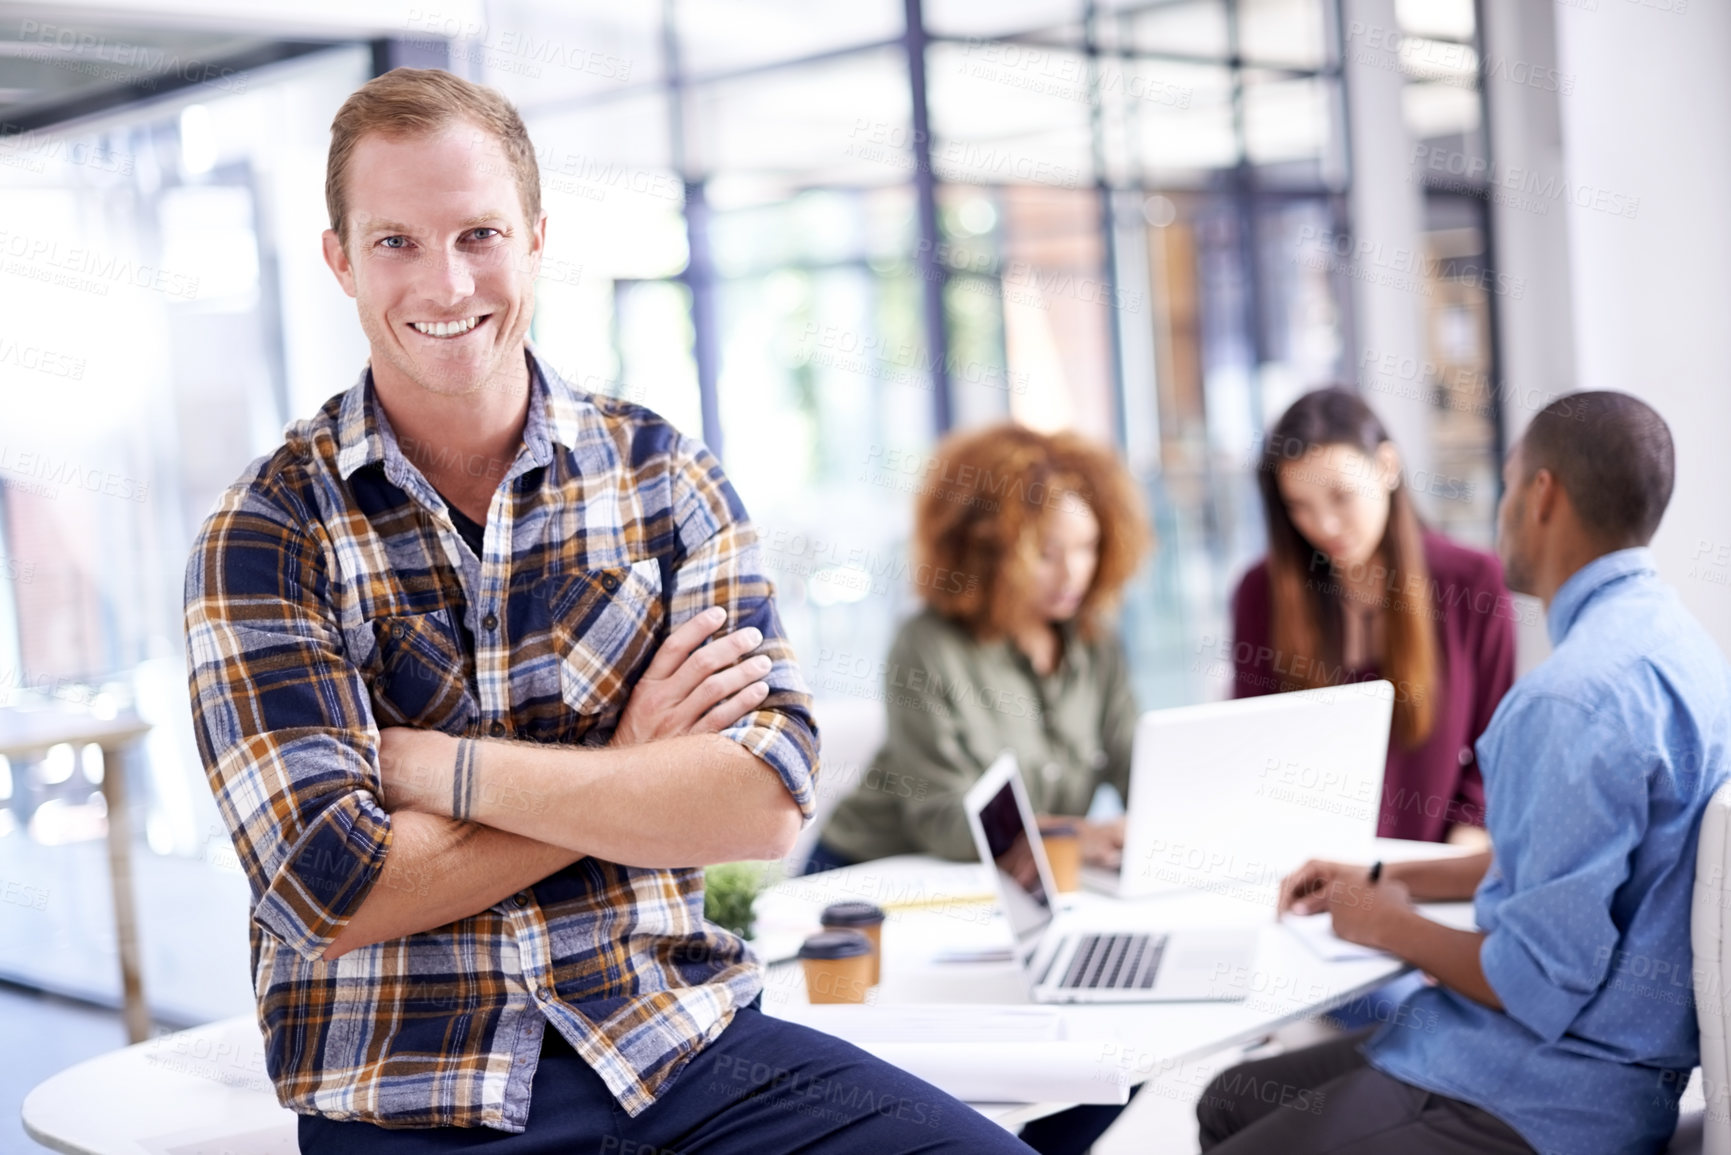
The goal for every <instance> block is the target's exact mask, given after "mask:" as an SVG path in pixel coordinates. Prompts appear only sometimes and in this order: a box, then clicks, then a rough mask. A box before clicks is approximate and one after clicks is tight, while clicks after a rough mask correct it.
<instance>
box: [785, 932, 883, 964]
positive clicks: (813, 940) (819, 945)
mask: <svg viewBox="0 0 1731 1155" xmlns="http://www.w3.org/2000/svg"><path fill="white" fill-rule="evenodd" d="M871 949H872V944H871V942H870V941H869V940H868V939H867V938H866V936H865V935H863V934H861V933H860V932H859V931H857V930H826V931H824V932H823V933H822V934H814V935H812V936H811V937H810V938H808V939H806V940H805V943H804V945H802V946H801V947H800V948H799V957H800V958H809V959H842V958H858V957H859V956H860V955H862V954H870V953H871Z"/></svg>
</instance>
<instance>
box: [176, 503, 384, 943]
mask: <svg viewBox="0 0 1731 1155" xmlns="http://www.w3.org/2000/svg"><path fill="white" fill-rule="evenodd" d="M289 505H290V503H289V502H287V501H286V499H285V496H284V495H282V494H273V495H272V496H270V497H267V496H265V495H264V494H262V493H261V492H260V491H259V489H258V488H256V483H255V486H254V487H248V486H243V487H240V488H237V489H235V490H231V491H230V492H229V493H228V494H227V495H225V496H224V498H223V499H222V501H221V503H220V504H219V506H218V508H217V510H216V511H215V512H214V513H213V514H212V515H211V516H210V518H209V519H208V520H207V521H206V522H205V525H204V528H203V529H202V531H201V532H200V534H199V536H198V539H197V541H196V543H195V545H194V548H193V553H192V557H191V560H190V561H189V562H188V565H187V574H186V591H185V592H186V642H187V657H188V669H189V670H190V674H189V680H190V690H191V695H192V713H193V723H194V731H195V734H196V737H197V740H198V748H199V754H200V757H201V759H202V761H203V763H204V768H205V773H206V774H207V775H208V777H209V779H210V783H211V789H212V792H213V793H214V795H215V797H216V802H217V807H218V810H219V811H220V812H221V814H222V816H223V818H224V820H225V822H226V823H227V825H228V827H229V833H230V835H231V837H232V839H233V841H234V846H235V851H236V854H237V856H238V857H239V860H240V864H241V867H242V869H243V870H244V872H245V874H246V876H247V881H248V883H249V884H250V886H251V888H252V895H253V911H252V916H253V920H254V921H255V922H256V923H257V924H258V925H259V926H260V927H261V928H263V929H264V930H265V931H267V932H269V933H270V934H272V935H274V936H275V937H276V938H278V939H280V940H281V941H282V942H284V943H286V944H287V945H288V946H290V947H291V948H293V949H294V950H295V952H296V953H298V954H300V955H302V956H303V957H306V958H309V959H315V960H316V959H319V958H321V957H322V954H323V951H324V950H325V948H326V947H328V946H329V945H330V943H331V940H332V939H334V938H335V937H336V935H337V933H338V932H339V931H340V930H341V929H342V927H343V925H344V924H345V923H346V922H347V921H348V920H349V918H350V917H351V916H352V915H353V913H354V911H355V910H356V908H357V907H359V906H360V904H361V902H362V900H363V899H364V898H365V897H366V895H367V893H368V891H370V890H371V888H372V885H373V882H374V880H376V879H377V878H378V875H379V871H380V869H381V868H382V866H383V865H384V861H385V856H386V854H387V853H388V852H389V849H390V842H391V823H390V819H389V817H388V815H387V814H386V813H385V811H384V810H383V808H382V807H380V805H379V803H378V801H377V791H378V785H379V783H378V773H377V750H378V747H377V729H376V727H375V725H374V722H373V717H372V710H371V706H370V703H369V701H368V697H367V692H366V688H365V686H364V684H363V683H362V681H361V678H360V675H359V673H358V672H357V671H356V670H355V668H354V666H353V665H352V664H351V663H350V662H349V660H348V659H347V658H346V657H345V656H344V653H343V648H342V645H341V638H340V634H339V631H338V630H337V628H336V626H335V625H334V623H333V621H332V619H331V614H330V611H329V608H328V606H329V602H328V596H327V595H328V590H327V575H326V573H325V567H324V554H323V551H322V549H321V548H320V547H319V545H318V543H317V541H316V540H315V538H314V537H313V536H312V534H311V532H310V531H309V530H308V529H307V528H306V522H305V520H304V518H302V517H299V516H297V515H296V514H295V513H293V512H291V510H290V508H289Z"/></svg>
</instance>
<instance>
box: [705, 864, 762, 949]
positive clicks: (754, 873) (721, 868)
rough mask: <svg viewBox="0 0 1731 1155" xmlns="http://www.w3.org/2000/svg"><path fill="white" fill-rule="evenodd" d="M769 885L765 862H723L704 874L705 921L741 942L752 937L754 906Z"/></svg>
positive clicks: (710, 867)
mask: <svg viewBox="0 0 1731 1155" xmlns="http://www.w3.org/2000/svg"><path fill="white" fill-rule="evenodd" d="M766 882H767V878H766V872H765V869H764V864H763V863H761V862H723V863H721V864H720V865H718V866H707V867H705V868H704V870H703V917H704V918H707V919H708V920H709V921H710V922H713V923H715V924H716V925H717V926H721V927H726V928H727V929H728V930H730V931H732V932H733V933H734V934H737V935H738V936H739V937H740V938H745V939H749V938H751V937H752V923H753V922H754V921H756V918H757V915H756V914H755V913H754V912H753V910H752V904H753V903H754V902H756V901H757V896H758V894H759V892H761V891H762V890H763V888H764V884H765V883H766Z"/></svg>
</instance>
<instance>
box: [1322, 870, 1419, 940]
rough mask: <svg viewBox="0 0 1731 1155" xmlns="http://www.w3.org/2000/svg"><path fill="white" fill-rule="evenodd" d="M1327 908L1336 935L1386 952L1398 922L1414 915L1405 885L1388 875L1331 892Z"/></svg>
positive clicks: (1415, 913) (1397, 936)
mask: <svg viewBox="0 0 1731 1155" xmlns="http://www.w3.org/2000/svg"><path fill="white" fill-rule="evenodd" d="M1328 909H1329V911H1330V912H1331V913H1332V914H1333V915H1334V934H1335V937H1336V938H1343V939H1345V940H1346V941H1347V942H1355V943H1357V944H1358V945H1359V946H1368V947H1372V948H1374V949H1376V950H1388V951H1392V950H1395V949H1396V944H1397V942H1398V941H1399V938H1400V935H1399V933H1398V931H1399V928H1400V926H1401V924H1402V923H1403V922H1404V921H1405V920H1406V919H1408V918H1411V917H1415V916H1417V914H1418V911H1417V910H1416V909H1415V908H1414V907H1413V905H1412V896H1411V895H1409V894H1408V893H1407V890H1406V887H1405V886H1402V885H1401V884H1400V883H1398V882H1396V881H1395V880H1394V879H1392V878H1384V879H1382V880H1380V881H1378V882H1376V883H1375V884H1367V885H1366V886H1365V887H1362V888H1361V887H1358V886H1348V887H1343V888H1340V889H1339V890H1336V891H1332V892H1331V897H1330V898H1329V903H1328Z"/></svg>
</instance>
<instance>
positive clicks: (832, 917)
mask: <svg viewBox="0 0 1731 1155" xmlns="http://www.w3.org/2000/svg"><path fill="white" fill-rule="evenodd" d="M883 920H884V912H883V910H882V908H880V907H879V906H877V905H876V904H875V903H870V902H832V903H830V904H829V905H828V906H826V907H824V908H823V925H824V926H877V925H878V924H879V923H881V922H883Z"/></svg>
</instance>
